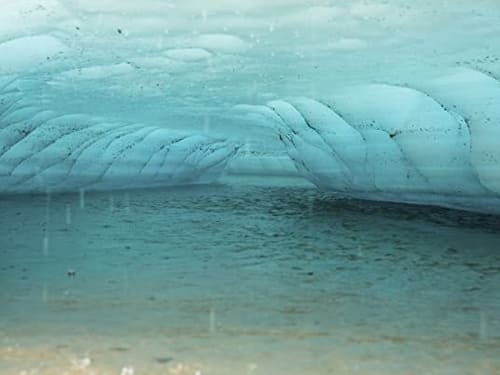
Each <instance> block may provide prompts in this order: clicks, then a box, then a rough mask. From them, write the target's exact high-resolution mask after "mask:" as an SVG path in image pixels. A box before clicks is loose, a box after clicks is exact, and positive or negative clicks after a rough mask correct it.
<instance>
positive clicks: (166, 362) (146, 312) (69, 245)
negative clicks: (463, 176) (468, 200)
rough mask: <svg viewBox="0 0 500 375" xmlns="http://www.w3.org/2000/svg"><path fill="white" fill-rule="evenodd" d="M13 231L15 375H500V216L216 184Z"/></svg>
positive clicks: (37, 212) (79, 201) (131, 196)
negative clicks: (65, 374)
mask: <svg viewBox="0 0 500 375" xmlns="http://www.w3.org/2000/svg"><path fill="white" fill-rule="evenodd" d="M0 224H1V227H0V231H1V232H0V236H1V237H0V238H1V244H0V285H1V289H0V374H2V375H3V374H63V373H67V374H122V375H127V374H129V375H130V374H132V373H134V374H193V375H194V374H197V373H199V374H273V375H274V374H277V375H280V374H287V375H288V374H351V373H355V374H499V373H500V359H499V358H500V356H499V355H498V353H500V288H499V285H500V218H495V217H489V216H481V215H472V214H469V213H463V212H458V211H448V210H444V209H436V208H425V207H412V206H400V205H392V204H382V203H380V204H378V203H367V202H359V201H353V200H347V201H346V200H338V199H336V198H335V197H333V196H331V195H325V194H322V193H320V192H317V191H316V190H313V189H307V188H299V187H297V188H284V187H275V188H264V187H224V186H219V187H200V188H183V189H167V190H149V191H133V192H115V193H94V194H87V195H84V196H79V195H59V196H51V197H49V196H10V197H5V196H4V197H1V198H0ZM73 273H74V274H73ZM132 368H133V371H132ZM23 371H24V372H23Z"/></svg>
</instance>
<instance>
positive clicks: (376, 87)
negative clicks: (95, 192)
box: [0, 0, 500, 212]
mask: <svg viewBox="0 0 500 375" xmlns="http://www.w3.org/2000/svg"><path fill="white" fill-rule="evenodd" d="M499 79H500V3H499V2H498V1H497V0H477V1H467V0H463V1H462V0H457V1H445V0H440V1H439V0H438V1H430V0H429V1H427V0H418V1H411V2H410V1H403V0H385V1H383V0H379V1H377V0H364V1H361V0H359V1H348V0H339V1H333V0H331V1H313V0H311V1H300V0H275V1H262V0H255V1H241V0H233V1H231V0H217V1H215V0H214V1H194V0H184V1H168V0H144V1H140V2H139V1H135V0H122V1H116V0H38V1H35V0H22V1H14V0H3V1H2V4H1V10H0V191H3V192H21V191H44V190H47V189H48V190H77V189H87V188H88V189H105V188H119V187H130V186H153V185H155V186H156V185H168V184H176V183H196V182H209V181H212V180H214V179H216V178H217V176H219V175H220V174H221V173H234V174H245V173H246V174H255V175H262V176H264V175H265V176H271V175H272V176H279V175H298V176H303V177H305V178H307V179H308V180H309V181H311V182H312V183H314V184H315V185H317V186H319V187H321V188H324V189H329V190H332V191H337V192H342V193H343V194H346V195H351V196H356V197H361V198H367V199H382V200H395V201H403V202H422V203H431V204H440V205H449V206H458V207H462V208H467V209H473V210H480V211H487V212H500V203H499V202H500V201H499V196H500V81H499Z"/></svg>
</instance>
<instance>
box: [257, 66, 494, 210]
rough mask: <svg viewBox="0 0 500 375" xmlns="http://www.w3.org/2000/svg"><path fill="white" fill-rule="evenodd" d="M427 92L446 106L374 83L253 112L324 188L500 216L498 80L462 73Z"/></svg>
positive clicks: (411, 91) (435, 82)
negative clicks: (319, 98)
mask: <svg viewBox="0 0 500 375" xmlns="http://www.w3.org/2000/svg"><path fill="white" fill-rule="evenodd" d="M421 86H422V88H423V89H422V90H426V88H427V89H428V92H432V93H433V95H436V96H439V98H440V100H442V101H440V102H438V101H436V99H434V98H433V97H431V96H430V95H429V94H427V93H426V92H424V91H420V90H417V89H413V88H409V87H402V86H396V85H388V84H369V85H359V86H353V87H347V88H343V89H341V90H338V91H337V92H336V93H335V94H333V95H331V96H330V97H327V98H324V99H322V100H314V99H310V98H303V97H302V98H289V99H286V100H273V101H270V102H268V103H267V105H266V106H256V107H254V108H253V110H254V111H255V112H256V113H259V114H261V115H262V117H263V118H265V120H266V121H268V122H269V123H270V126H274V127H275V128H276V129H277V131H278V132H279V137H280V139H281V141H282V142H283V143H284V144H285V146H286V148H287V151H288V153H289V155H290V157H291V158H292V160H294V162H295V165H296V167H297V169H298V170H299V171H300V172H301V173H302V174H303V175H304V176H305V177H306V178H308V179H309V180H310V181H311V182H313V183H314V184H315V185H316V186H318V187H320V188H322V189H326V190H333V191H336V192H339V193H343V194H344V195H346V196H351V197H358V198H364V199H373V200H389V201H397V202H411V203H423V204H438V205H442V206H449V207H460V208H465V209H470V210H478V211H487V212H495V213H498V212H500V207H499V203H500V82H498V81H497V80H495V79H494V78H492V77H489V76H488V75H486V74H484V73H481V72H478V71H474V70H470V69H459V70H456V71H452V72H451V73H449V75H446V76H444V77H441V78H439V79H436V80H432V81H430V82H429V83H428V84H426V83H421ZM441 103H446V104H441Z"/></svg>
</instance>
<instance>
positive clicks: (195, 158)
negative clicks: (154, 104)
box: [0, 80, 237, 193]
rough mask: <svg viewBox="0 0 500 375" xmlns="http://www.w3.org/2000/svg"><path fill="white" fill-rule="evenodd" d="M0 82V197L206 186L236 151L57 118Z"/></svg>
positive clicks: (145, 129) (165, 133)
mask: <svg viewBox="0 0 500 375" xmlns="http://www.w3.org/2000/svg"><path fill="white" fill-rule="evenodd" d="M25 102H26V100H25V98H24V95H23V92H21V91H20V90H18V89H17V88H16V87H15V85H13V84H12V83H9V82H8V81H6V80H4V82H3V83H2V82H1V81H0V193H5V192H16V193H19V192H42V191H74V190H79V189H90V190H101V189H113V188H130V187H146V186H147V187H151V186H164V185H178V184H198V183H209V182H213V181H214V180H215V179H216V178H217V177H219V175H220V174H221V172H222V171H223V170H224V168H225V166H226V163H227V162H228V161H229V160H230V158H231V157H232V156H233V155H234V154H235V153H236V150H237V148H236V147H235V146H234V145H232V144H230V143H228V142H226V141H225V140H219V139H214V138H210V137H207V136H203V135H178V134H175V133H173V132H172V131H171V130H168V129H163V128H160V127H155V126H145V125H140V124H123V123H114V122H107V121H105V120H103V119H96V118H89V116H88V115H78V114H59V113H55V112H52V111H48V110H44V109H41V108H40V107H39V106H32V105H29V104H25Z"/></svg>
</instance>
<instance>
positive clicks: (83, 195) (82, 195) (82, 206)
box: [80, 189, 85, 209]
mask: <svg viewBox="0 0 500 375" xmlns="http://www.w3.org/2000/svg"><path fill="white" fill-rule="evenodd" d="M80 208H81V209H84V208H85V189H80Z"/></svg>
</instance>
